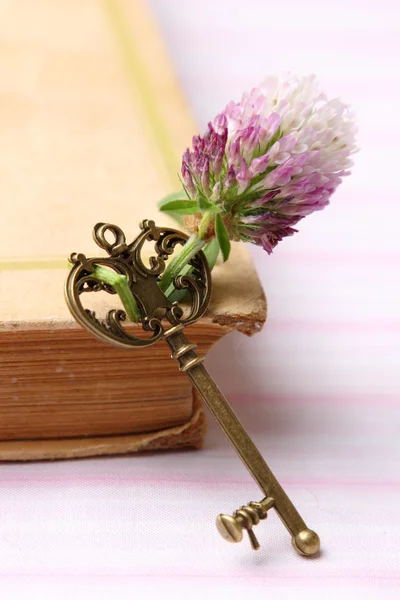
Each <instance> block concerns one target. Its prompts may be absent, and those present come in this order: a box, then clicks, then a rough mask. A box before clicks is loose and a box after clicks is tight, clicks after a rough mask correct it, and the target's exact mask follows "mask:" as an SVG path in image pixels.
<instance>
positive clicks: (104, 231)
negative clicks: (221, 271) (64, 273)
mask: <svg viewBox="0 0 400 600" xmlns="http://www.w3.org/2000/svg"><path fill="white" fill-rule="evenodd" d="M141 229H142V231H141V232H140V234H139V235H138V236H137V238H136V239H135V240H134V241H133V242H131V243H130V244H127V243H126V238H125V234H124V232H123V231H122V229H121V228H120V227H118V226H117V225H112V224H110V223H98V224H97V225H96V226H95V227H94V230H93V238H94V240H95V242H96V244H97V245H98V246H99V247H100V248H102V249H103V250H105V251H106V252H107V254H108V255H109V258H107V257H99V258H87V257H86V256H85V255H84V254H72V255H71V257H70V262H71V263H72V268H71V271H70V273H69V276H68V278H67V281H66V287H65V296H66V301H67V304H68V307H69V309H70V311H71V312H72V314H73V316H74V317H75V319H76V320H77V321H78V322H79V323H80V324H81V325H83V326H84V327H86V328H87V329H89V331H91V332H92V333H93V334H94V335H96V336H97V337H98V338H100V339H102V340H103V341H109V342H110V341H111V342H112V343H113V344H115V345H118V346H123V347H125V346H149V345H151V344H154V343H155V342H157V341H158V340H159V339H160V338H161V337H162V335H163V333H164V326H163V320H164V319H166V320H167V321H168V322H169V323H170V324H180V323H181V324H183V325H188V324H190V323H193V322H194V321H196V320H197V319H199V318H200V317H201V316H202V315H203V314H204V312H205V311H206V309H207V307H208V304H209V301H210V295H211V274H210V269H209V267H208V263H207V259H206V258H205V256H204V254H203V253H202V252H198V254H196V256H194V258H193V259H192V260H191V262H190V270H189V272H188V273H187V274H185V275H182V276H178V277H177V278H176V279H175V282H174V286H175V288H176V289H177V290H186V292H187V296H188V297H189V306H186V304H182V305H181V304H179V303H178V302H176V301H175V302H172V301H170V300H169V299H168V298H167V296H166V295H165V294H164V292H163V291H162V290H161V288H160V287H159V281H160V277H161V275H162V273H163V272H164V270H165V267H166V263H167V260H168V259H170V258H171V257H172V255H173V254H174V252H175V251H177V250H178V247H179V246H182V245H183V244H184V243H185V242H186V240H187V236H186V235H185V234H184V233H182V232H180V231H176V230H175V229H169V228H160V227H157V226H156V225H155V223H154V221H147V220H146V221H143V223H142V224H141ZM110 238H113V239H111V241H110ZM149 243H150V248H151V251H150V254H149V253H148V252H147V253H146V251H145V246H147V247H149ZM146 259H147V260H146ZM96 266H101V267H109V268H111V269H112V270H113V271H115V272H116V273H118V274H119V275H125V276H126V277H127V280H128V284H129V288H130V290H131V292H132V294H133V296H134V298H135V300H136V303H137V306H138V309H139V312H140V323H141V325H142V328H143V329H144V330H145V331H147V332H150V334H151V335H150V336H149V337H148V338H143V337H138V336H136V335H134V333H133V332H132V328H129V330H128V329H127V328H126V321H127V319H126V314H125V312H124V311H123V310H115V309H113V310H110V311H109V312H108V313H107V315H106V316H105V318H104V319H100V318H99V317H97V316H96V314H95V313H94V312H93V311H91V310H89V309H87V308H85V307H84V304H83V302H82V296H83V294H85V293H90V292H99V291H103V292H106V293H108V294H115V290H114V289H113V287H111V286H109V285H107V284H105V283H101V282H100V281H99V280H98V279H97V278H96V277H95V275H94V269H95V267H96ZM124 325H125V326H124Z"/></svg>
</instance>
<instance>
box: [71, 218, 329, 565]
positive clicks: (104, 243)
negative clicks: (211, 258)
mask: <svg viewBox="0 0 400 600" xmlns="http://www.w3.org/2000/svg"><path fill="white" fill-rule="evenodd" d="M141 229H142V231H141V233H140V234H139V235H138V237H137V238H136V239H135V240H134V241H133V242H132V243H131V244H127V243H126V239H125V235H124V233H123V232H122V230H121V229H120V228H119V227H117V226H116V225H111V224H108V223H98V224H97V225H96V226H95V227H94V231H93V237H94V240H95V241H96V243H97V245H98V246H100V248H102V249H103V250H105V251H106V252H107V254H108V257H97V258H87V257H86V256H85V255H83V254H72V255H71V257H70V262H71V263H72V268H71V270H70V272H69V275H68V277H67V281H66V285H65V297H66V302H67V305H68V307H69V309H70V311H71V313H72V315H73V316H74V318H75V319H76V320H77V321H78V322H79V323H80V324H81V325H82V326H83V327H84V328H86V329H87V330H88V331H90V332H91V333H92V334H94V335H95V336H96V337H98V338H100V339H101V340H103V341H105V342H108V343H111V344H114V345H116V346H119V347H124V348H130V347H138V346H142V347H143V346H150V345H152V344H154V343H156V342H157V341H158V340H160V339H163V340H164V341H165V342H166V343H167V344H168V345H169V347H170V349H171V356H172V358H174V359H176V360H177V361H178V363H179V367H180V370H181V371H183V372H184V373H186V374H187V375H188V377H189V378H190V379H191V381H192V383H193V385H194V387H195V388H196V389H197V391H198V392H199V394H200V396H201V397H202V399H203V400H204V402H205V404H206V405H207V407H208V408H209V410H210V412H211V413H212V415H213V416H214V418H215V419H216V420H217V422H218V423H219V425H220V427H221V429H222V430H223V432H224V433H225V435H226V436H227V437H228V439H229V441H230V442H231V444H232V446H233V447H234V449H235V450H236V452H237V454H238V455H239V457H240V458H241V459H242V461H243V462H244V464H245V466H246V467H247V469H248V471H249V472H250V473H251V475H252V476H253V478H254V480H255V481H256V482H257V483H258V485H259V487H260V489H261V491H262V492H263V493H264V495H265V498H264V500H262V501H261V502H250V503H249V504H248V505H247V506H242V507H241V508H240V509H239V510H237V511H236V512H235V513H234V514H233V515H232V516H229V515H219V516H218V517H217V528H218V531H219V533H220V534H221V535H222V537H223V538H224V539H226V540H228V541H231V542H239V541H241V539H242V538H243V529H245V530H246V531H247V533H248V535H249V539H250V543H251V545H252V547H253V548H254V549H258V548H259V543H258V540H257V538H256V536H255V534H254V532H253V526H255V525H257V524H258V523H259V521H260V520H264V519H266V517H267V511H268V510H269V509H270V508H274V509H275V510H276V512H277V513H278V515H279V517H280V518H281V520H282V521H283V523H284V525H285V526H286V528H287V529H288V531H289V533H290V534H291V536H292V543H293V546H294V547H295V549H296V550H297V551H298V552H299V553H300V554H302V555H304V556H312V555H315V554H317V553H318V551H319V547H320V541H319V537H318V535H317V534H316V533H315V532H314V531H312V530H310V529H308V528H307V526H306V524H305V522H304V521H303V519H302V518H301V516H300V514H299V513H298V512H297V510H296V508H295V507H294V505H293V504H292V502H291V501H290V499H289V497H288V496H287V495H286V493H285V491H284V490H283V488H282V487H281V486H280V484H279V482H278V481H277V479H276V478H275V476H274V475H273V473H272V471H271V470H270V468H269V467H268V465H267V463H266V462H265V461H264V459H263V457H262V456H261V454H260V452H259V451H258V449H257V448H256V446H255V445H254V443H253V441H252V440H251V439H250V437H249V435H248V434H247V432H246V430H245V429H244V427H243V426H242V424H241V423H240V421H239V420H238V418H237V417H236V415H235V413H234V412H233V410H232V408H231V407H230V405H229V403H228V401H227V400H226V398H225V397H224V396H223V395H222V393H221V391H220V390H219V388H218V387H217V385H216V384H215V382H214V381H213V379H212V378H211V376H210V375H209V374H208V372H207V370H206V369H205V367H204V365H203V364H202V363H203V360H204V357H203V356H199V355H197V354H196V345H195V344H192V343H190V342H189V341H188V340H187V339H186V337H185V335H184V333H183V330H184V327H185V326H186V325H189V324H191V323H194V322H195V321H197V320H198V319H199V318H200V317H201V316H202V315H203V314H204V313H205V311H206V310H207V307H208V304H209V301H210V296H211V273H210V269H209V267H208V263H207V260H206V258H205V256H204V254H203V252H201V251H199V252H198V253H197V254H196V255H195V256H194V258H192V260H191V262H190V268H191V270H190V272H189V273H188V274H187V275H184V276H178V277H176V279H175V281H174V286H175V288H176V289H177V290H186V291H187V293H188V295H189V297H190V305H189V309H188V310H187V311H186V313H185V311H184V309H183V307H182V306H180V305H179V303H178V302H171V301H170V300H169V299H168V298H167V297H166V296H165V294H164V293H163V292H162V290H161V289H160V287H159V280H160V276H161V274H162V273H163V271H164V269H165V263H166V261H167V259H168V258H169V257H170V256H171V255H172V254H173V253H174V251H175V250H176V247H177V246H180V245H182V244H184V243H185V241H186V240H187V236H186V235H185V234H184V233H181V232H179V231H176V230H175V229H167V228H159V227H156V225H155V224H154V222H153V221H143V223H142V224H141ZM110 234H111V235H112V236H113V237H114V241H113V242H110V241H108V239H106V235H107V236H108V237H109V236H110ZM148 242H151V244H153V247H154V253H155V255H153V256H152V257H151V258H150V261H146V262H144V260H143V256H142V253H143V246H144V245H145V244H148ZM97 266H103V267H104V266H105V267H109V268H111V269H112V270H114V271H115V272H116V273H118V274H120V275H126V277H127V280H128V283H129V288H130V291H131V293H132V295H133V296H134V298H135V300H136V303H137V306H138V309H139V312H140V322H141V325H142V328H143V329H144V331H146V332H148V337H147V338H143V337H137V336H135V335H134V334H133V333H132V331H133V330H132V328H127V327H124V321H125V319H126V315H125V312H124V311H122V310H116V309H113V310H110V311H109V312H108V313H107V315H106V317H105V318H104V319H100V318H97V316H96V314H95V313H94V312H93V311H91V310H88V309H86V308H85V307H84V305H83V304H82V296H85V295H86V294H87V293H88V292H89V293H90V292H98V291H99V290H103V291H105V292H107V293H109V294H113V293H115V291H114V290H113V289H111V288H110V286H108V285H105V284H102V283H100V282H99V281H98V279H97V278H96V277H95V276H94V269H95V267H97Z"/></svg>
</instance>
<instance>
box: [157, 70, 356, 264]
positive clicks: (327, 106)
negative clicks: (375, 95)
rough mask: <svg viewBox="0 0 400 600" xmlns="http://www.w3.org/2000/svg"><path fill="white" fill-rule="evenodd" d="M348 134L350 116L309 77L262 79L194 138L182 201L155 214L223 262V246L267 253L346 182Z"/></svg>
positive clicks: (351, 140)
mask: <svg viewBox="0 0 400 600" xmlns="http://www.w3.org/2000/svg"><path fill="white" fill-rule="evenodd" d="M355 133H356V127H355V124H354V121H353V117H352V114H351V112H350V110H349V108H348V107H347V106H346V105H345V104H343V103H342V102H341V101H340V100H339V99H333V100H328V99H327V98H326V96H325V95H324V94H322V93H320V91H319V89H318V83H317V80H316V78H315V77H314V76H309V77H304V78H301V79H299V78H297V77H295V76H288V77H286V78H283V79H278V78H270V79H267V80H266V81H265V82H264V83H263V84H261V85H260V86H258V87H257V88H254V89H253V90H252V91H251V92H249V93H245V94H244V95H243V97H242V99H241V101H240V102H230V103H229V104H228V105H227V106H226V108H225V109H224V110H223V111H222V112H221V113H220V114H219V115H218V116H217V117H216V118H215V119H214V120H213V122H211V123H209V124H208V129H207V131H206V132H205V134H204V135H203V136H195V137H194V138H193V143H192V148H191V149H189V148H188V149H187V150H186V152H185V153H184V154H183V159H182V185H183V189H184V192H185V194H182V192H181V193H180V194H175V195H173V196H172V197H171V196H170V197H168V198H167V199H165V201H164V202H163V203H162V204H161V206H160V209H161V210H164V211H165V212H168V213H171V214H178V215H181V216H182V215H183V219H184V223H185V224H186V226H187V228H188V229H189V230H190V231H191V232H192V233H193V235H194V238H196V240H195V241H197V243H198V244H199V241H200V240H202V241H203V242H204V243H205V242H206V241H209V240H211V239H213V238H214V237H216V238H217V240H218V242H219V246H220V249H221V251H222V255H223V257H224V259H226V258H227V257H228V256H229V249H230V242H229V240H243V241H245V242H251V243H254V244H257V245H259V246H262V247H263V248H264V249H265V250H266V251H267V252H268V253H271V252H272V250H273V248H274V247H275V246H276V245H277V244H278V242H279V241H281V240H282V239H283V238H284V237H286V236H288V235H292V234H293V233H295V232H296V229H295V228H294V225H296V224H297V223H298V222H299V221H300V220H301V219H303V218H304V217H305V216H307V215H309V214H311V213H312V212H314V211H317V210H321V209H323V208H324V207H325V206H327V204H329V200H330V197H331V195H332V194H333V192H334V191H335V190H336V188H337V187H338V185H339V184H340V183H341V181H342V177H344V176H345V175H348V174H349V170H348V169H349V167H351V165H352V161H351V158H350V157H351V155H352V154H353V153H354V152H355V151H356V145H355ZM185 195H186V197H184V196H185ZM194 238H193V236H192V238H191V239H192V243H193V239H194Z"/></svg>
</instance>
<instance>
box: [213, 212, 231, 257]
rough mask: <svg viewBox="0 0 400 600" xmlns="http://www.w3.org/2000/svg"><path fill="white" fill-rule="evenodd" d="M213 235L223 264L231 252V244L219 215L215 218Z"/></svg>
mask: <svg viewBox="0 0 400 600" xmlns="http://www.w3.org/2000/svg"><path fill="white" fill-rule="evenodd" d="M215 234H216V236H217V240H218V243H219V247H220V248H221V253H222V258H223V259H224V262H225V261H227V260H228V258H229V254H230V251H231V242H230V240H229V235H228V232H227V230H226V227H225V225H224V222H223V220H222V217H221V215H220V214H218V215H216V216H215Z"/></svg>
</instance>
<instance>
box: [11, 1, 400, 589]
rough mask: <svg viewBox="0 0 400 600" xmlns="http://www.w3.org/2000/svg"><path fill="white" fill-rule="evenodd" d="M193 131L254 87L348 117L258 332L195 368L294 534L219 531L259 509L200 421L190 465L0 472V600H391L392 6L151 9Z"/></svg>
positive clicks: (114, 463)
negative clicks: (271, 84)
mask: <svg viewBox="0 0 400 600" xmlns="http://www.w3.org/2000/svg"><path fill="white" fill-rule="evenodd" d="M149 4H150V7H151V8H152V10H153V11H154V14H155V17H156V18H157V20H158V23H159V26H160V28H161V31H162V33H163V35H164V38H165V42H166V45H167V47H168V49H169V52H170V54H171V56H172V60H173V62H174V64H175V68H176V72H177V76H178V78H179V80H180V83H181V86H182V87H183V89H184V91H185V93H186V95H187V98H188V101H189V102H190V105H191V107H192V109H193V112H194V114H195V116H196V118H197V121H198V123H199V130H201V129H203V127H204V126H205V124H206V123H207V121H208V120H209V119H211V118H212V117H213V116H214V115H215V114H216V113H217V111H219V110H220V109H221V108H223V107H224V106H225V104H226V103H227V101H228V100H229V99H231V98H232V99H238V98H239V97H240V96H241V93H242V91H244V90H245V89H249V88H251V87H252V86H254V85H256V84H257V83H259V82H260V81H261V80H262V79H263V77H264V76H265V75H266V74H269V73H278V74H279V73H282V72H285V71H292V72H295V73H298V74H308V73H311V72H313V73H317V74H318V76H319V78H320V80H321V85H322V87H323V89H324V90H326V92H327V93H328V94H329V95H333V96H340V97H341V98H342V99H343V100H344V101H346V102H348V103H349V104H351V105H352V106H353V107H354V110H355V111H356V114H357V119H358V124H359V135H358V140H359V146H360V148H361V151H360V153H359V154H358V155H356V157H355V162H356V164H355V167H354V169H353V171H354V172H353V175H352V176H351V177H350V178H347V179H346V180H345V181H344V183H343V184H342V186H341V187H340V189H339V190H338V191H337V193H336V194H335V195H334V197H333V198H332V204H331V206H330V207H329V208H328V209H326V210H325V211H323V212H321V213H318V214H314V215H313V216H311V217H309V218H308V219H306V220H305V221H303V222H302V223H301V224H300V227H299V229H300V232H299V233H297V234H296V235H295V236H293V237H292V238H288V239H286V240H284V241H283V242H282V243H281V244H280V245H279V246H278V247H277V248H276V250H275V251H274V253H273V255H272V256H267V255H266V254H265V253H264V252H263V251H262V250H261V249H258V248H252V252H253V255H254V258H255V261H256V264H257V267H258V270H259V273H260V277H261V279H262V281H263V284H264V286H265V289H266V292H267V295H268V313H269V314H268V322H267V325H266V327H265V328H264V330H263V331H262V332H261V333H260V334H258V335H257V336H255V337H254V338H252V339H247V338H245V337H244V336H241V335H239V334H237V335H236V334H231V335H230V336H228V337H227V338H226V339H225V340H224V341H223V342H222V343H220V344H218V346H217V347H216V348H215V349H214V350H213V351H212V353H211V354H210V356H209V358H208V363H207V364H208V367H209V368H210V371H211V372H212V374H213V375H214V377H215V379H216V380H217V382H218V384H219V385H220V387H221V388H222V389H223V390H224V392H226V394H227V395H228V396H229V398H230V400H231V401H232V404H233V406H234V408H235V410H236V411H237V413H238V415H239V417H240V418H241V420H242V421H243V423H244V425H245V426H246V428H247V429H248V431H249V432H250V434H251V435H252V437H253V438H254V440H255V442H256V443H257V445H258V446H259V448H260V449H261V451H262V452H263V454H264V456H265V457H266V458H267V460H268V462H269V464H270V466H271V468H272V469H273V470H274V472H275V473H276V475H277V476H278V478H279V480H280V481H281V483H282V484H283V485H284V487H285V489H286V490H287V491H288V493H289V495H290V496H291V498H292V499H293V501H294V502H295V504H296V506H297V507H298V509H299V511H300V512H301V513H302V515H304V518H305V519H306V520H307V523H309V524H310V526H311V527H312V528H314V529H315V530H316V531H318V533H319V534H320V537H321V542H322V553H321V555H320V557H318V558H316V559H308V560H307V559H304V558H301V557H300V556H297V555H296V554H295V552H294V551H293V549H292V548H291V545H290V538H289V536H288V534H287V532H286V530H285V529H284V527H283V526H282V524H281V523H280V522H279V520H278V519H277V518H276V516H275V515H271V516H270V517H269V519H268V520H267V522H265V523H264V522H263V523H261V524H260V525H258V526H257V530H256V534H257V537H258V538H259V541H260V543H261V549H260V550H259V551H258V552H253V551H252V550H251V549H250V546H249V544H248V543H247V541H246V540H244V541H243V542H242V543H241V544H237V545H233V544H232V545H231V544H227V543H226V542H225V541H223V540H222V539H220V538H219V537H218V534H217V532H216V530H215V527H214V520H215V516H216V515H217V514H218V513H220V512H228V513H229V512H232V511H233V510H235V509H236V508H238V507H239V506H240V505H242V504H245V503H247V502H248V501H250V500H260V499H261V497H260V494H259V492H258V490H257V487H256V485H255V484H254V482H253V481H252V480H251V478H250V476H249V475H248V474H247V472H246V471H245V469H244V467H243V466H242V465H241V464H240V461H239V460H238V458H237V457H236V456H235V454H234V452H233V450H232V449H231V448H230V446H229V444H228V442H227V441H226V440H225V439H224V437H223V435H222V433H221V431H220V430H219V428H218V427H217V425H216V424H214V423H213V422H212V421H211V418H210V419H209V422H210V425H209V432H208V435H207V439H206V444H205V448H204V450H203V451H193V452H175V453H161V454H148V455H141V456H135V457H119V458H110V459H104V458H102V459H94V460H83V461H77V462H57V463H38V464H25V465H20V464H8V465H5V464H3V465H1V477H0V517H1V521H0V523H1V524H0V556H1V560H0V590H1V597H2V598H4V599H6V600H9V599H10V600H14V599H15V600H19V599H24V598H36V597H37V598H49V599H56V600H63V599H70V598H82V599H83V598H96V599H99V600H100V599H103V598H104V599H107V600H109V599H110V598H112V599H114V598H115V599H118V600H123V599H125V598H126V599H128V598H130V599H131V598H146V599H147V598H151V599H152V598H165V599H183V598H185V599H187V598H188V599H191V600H197V599H204V598H210V599H216V598H222V597H225V596H226V597H230V598H231V599H232V600H236V599H238V600H239V599H240V600H242V599H243V598H251V599H253V600H257V599H261V598H265V597H269V598H279V599H283V600H285V599H292V598H296V600H301V599H302V598H307V599H309V600H310V599H314V598H320V597H323V598H324V599H325V600H330V599H335V600H336V599H337V598H342V599H346V600H347V599H350V600H353V599H358V598H360V599H361V598H362V599H363V600H369V599H378V598H379V599H383V600H386V599H392V598H393V599H395V598H399V597H400V551H399V539H400V516H399V514H400V509H399V506H400V455H399V449H400V441H399V440H400V436H399V428H400V394H399V391H400V368H399V364H400V335H399V333H400V318H399V310H400V282H399V271H400V270H399V266H400V242H399V233H398V227H399V221H400V203H399V183H398V136H399V134H400V119H399V112H398V109H399V87H400V84H399V68H398V56H399V51H400V44H399V37H400V36H399V34H400V28H399V18H400V9H399V6H398V3H396V2H394V1H390V0H380V1H379V2H378V1H377V0H363V1H362V2H361V0H336V1H335V2H334V3H324V2H317V1H316V0H304V1H303V2H297V1H296V0H287V1H286V2H276V1H275V2H271V1H269V0H264V1H263V0H247V1H246V2H243V1H240V2H239V1H237V0H229V1H228V0H151V1H150V2H149Z"/></svg>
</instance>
